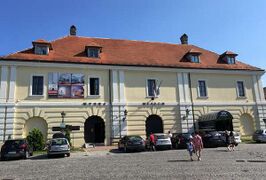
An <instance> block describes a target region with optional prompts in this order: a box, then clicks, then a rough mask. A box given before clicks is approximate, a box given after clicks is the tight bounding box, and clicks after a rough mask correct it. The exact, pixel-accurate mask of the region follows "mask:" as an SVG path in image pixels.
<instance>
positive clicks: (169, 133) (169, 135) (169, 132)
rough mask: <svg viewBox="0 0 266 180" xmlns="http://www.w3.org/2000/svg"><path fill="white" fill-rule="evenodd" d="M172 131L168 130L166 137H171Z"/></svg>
mask: <svg viewBox="0 0 266 180" xmlns="http://www.w3.org/2000/svg"><path fill="white" fill-rule="evenodd" d="M172 136H173V135H172V133H171V131H168V137H169V138H170V139H171V138H172Z"/></svg>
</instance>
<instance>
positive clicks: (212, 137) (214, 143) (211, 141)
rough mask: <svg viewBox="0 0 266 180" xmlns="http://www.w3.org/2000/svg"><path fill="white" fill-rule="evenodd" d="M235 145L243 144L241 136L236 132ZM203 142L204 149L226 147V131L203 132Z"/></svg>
mask: <svg viewBox="0 0 266 180" xmlns="http://www.w3.org/2000/svg"><path fill="white" fill-rule="evenodd" d="M233 134H234V138H235V145H236V146H237V145H238V144H239V143H241V138H240V135H239V134H238V133H237V132H234V131H233ZM201 136H202V141H203V145H204V147H207V148H211V147H225V146H227V144H226V136H225V131H205V132H201Z"/></svg>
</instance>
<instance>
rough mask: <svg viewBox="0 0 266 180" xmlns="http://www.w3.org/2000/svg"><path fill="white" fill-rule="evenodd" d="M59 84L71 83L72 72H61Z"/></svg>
mask: <svg viewBox="0 0 266 180" xmlns="http://www.w3.org/2000/svg"><path fill="white" fill-rule="evenodd" d="M58 84H60V85H71V74H70V73H59V79H58Z"/></svg>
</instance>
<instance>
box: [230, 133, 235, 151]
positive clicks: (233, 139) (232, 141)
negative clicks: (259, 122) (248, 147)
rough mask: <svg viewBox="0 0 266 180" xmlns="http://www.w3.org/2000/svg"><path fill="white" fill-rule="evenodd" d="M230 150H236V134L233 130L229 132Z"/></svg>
mask: <svg viewBox="0 0 266 180" xmlns="http://www.w3.org/2000/svg"><path fill="white" fill-rule="evenodd" d="M229 150H230V151H234V150H235V136H234V133H233V131H231V132H230V134H229Z"/></svg>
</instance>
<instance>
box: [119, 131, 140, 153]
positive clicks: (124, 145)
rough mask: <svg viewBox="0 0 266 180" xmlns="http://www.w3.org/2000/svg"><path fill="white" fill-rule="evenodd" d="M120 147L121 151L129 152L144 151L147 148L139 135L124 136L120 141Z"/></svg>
mask: <svg viewBox="0 0 266 180" xmlns="http://www.w3.org/2000/svg"><path fill="white" fill-rule="evenodd" d="M118 149H119V150H120V151H122V150H123V151H124V152H129V151H144V150H145V141H144V139H142V137H140V136H137V135H131V136H124V137H123V138H122V139H120V141H119V142H118Z"/></svg>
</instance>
